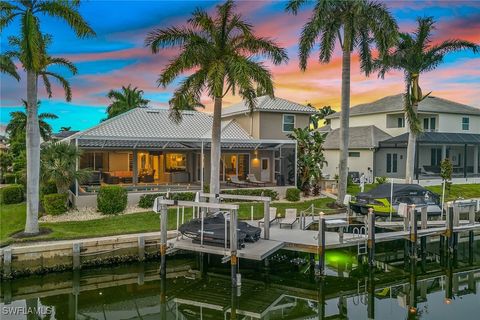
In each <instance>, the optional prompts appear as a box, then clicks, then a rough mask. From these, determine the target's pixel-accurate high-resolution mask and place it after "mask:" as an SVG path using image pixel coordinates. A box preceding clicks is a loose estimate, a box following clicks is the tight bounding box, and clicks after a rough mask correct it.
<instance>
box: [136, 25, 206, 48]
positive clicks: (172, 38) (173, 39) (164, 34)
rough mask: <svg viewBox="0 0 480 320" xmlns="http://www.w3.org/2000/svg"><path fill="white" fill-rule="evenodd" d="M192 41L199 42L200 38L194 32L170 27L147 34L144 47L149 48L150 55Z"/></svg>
mask: <svg viewBox="0 0 480 320" xmlns="http://www.w3.org/2000/svg"><path fill="white" fill-rule="evenodd" d="M194 40H197V41H198V40H201V37H200V36H199V35H197V34H196V33H195V31H194V30H192V29H188V28H176V27H171V28H167V29H156V30H153V31H151V32H149V33H148V35H147V37H146V38H145V46H147V47H150V48H151V50H152V53H157V52H158V50H159V49H165V48H170V47H176V46H183V45H185V44H186V43H187V42H193V41H194Z"/></svg>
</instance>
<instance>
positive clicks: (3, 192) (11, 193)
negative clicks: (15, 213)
mask: <svg viewBox="0 0 480 320" xmlns="http://www.w3.org/2000/svg"><path fill="white" fill-rule="evenodd" d="M24 193H25V188H24V187H23V186H22V185H21V184H12V185H9V186H6V187H4V188H2V189H0V202H1V203H3V204H14V203H20V202H23V199H24Z"/></svg>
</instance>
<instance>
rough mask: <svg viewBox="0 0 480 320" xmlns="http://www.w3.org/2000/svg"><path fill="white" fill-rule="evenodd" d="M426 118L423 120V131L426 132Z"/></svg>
mask: <svg viewBox="0 0 480 320" xmlns="http://www.w3.org/2000/svg"><path fill="white" fill-rule="evenodd" d="M428 127H429V125H428V118H424V119H423V130H428Z"/></svg>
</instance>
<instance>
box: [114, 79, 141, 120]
mask: <svg viewBox="0 0 480 320" xmlns="http://www.w3.org/2000/svg"><path fill="white" fill-rule="evenodd" d="M107 97H108V98H109V99H110V100H111V101H112V103H110V105H109V106H108V107H107V114H108V119H110V118H113V117H115V116H118V115H119V114H122V113H124V112H126V111H128V110H131V109H135V108H141V107H146V106H147V105H148V103H149V102H150V100H147V99H143V90H139V89H138V88H137V87H135V88H132V85H131V84H129V85H128V87H124V86H122V89H121V90H120V91H118V90H110V92H108V95H107Z"/></svg>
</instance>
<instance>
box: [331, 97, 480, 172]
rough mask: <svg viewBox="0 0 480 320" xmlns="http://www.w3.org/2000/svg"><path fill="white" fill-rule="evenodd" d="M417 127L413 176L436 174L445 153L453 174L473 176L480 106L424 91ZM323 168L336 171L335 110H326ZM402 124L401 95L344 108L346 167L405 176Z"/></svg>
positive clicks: (476, 166)
mask: <svg viewBox="0 0 480 320" xmlns="http://www.w3.org/2000/svg"><path fill="white" fill-rule="evenodd" d="M418 114H419V118H420V124H421V127H422V130H423V133H422V134H420V135H419V137H418V138H417V145H416V157H415V179H416V180H421V179H432V178H438V177H439V174H440V162H441V161H442V159H445V158H449V159H450V160H451V161H452V163H453V171H454V176H455V177H459V178H467V177H473V176H479V170H480V168H479V157H480V153H479V145H480V109H479V108H475V107H472V106H467V105H464V104H460V103H457V102H454V101H450V100H446V99H442V98H439V97H434V96H429V97H427V98H426V99H425V100H423V101H422V102H420V104H419V106H418ZM327 119H330V120H331V124H330V126H331V128H330V130H328V131H327V132H328V133H327V136H326V142H325V149H326V151H325V153H326V160H327V161H328V166H327V167H326V168H325V170H324V174H326V175H330V176H331V177H333V176H334V175H335V174H337V173H338V159H339V147H338V146H339V127H340V113H334V114H332V115H329V116H328V117H327ZM407 141H408V128H407V123H406V121H405V116H404V112H403V95H402V94H397V95H393V96H387V97H384V98H382V99H379V100H377V101H374V102H371V103H366V104H360V105H357V106H354V107H352V108H351V109H350V146H349V159H348V161H349V162H348V163H349V171H356V172H359V173H360V174H361V173H365V174H366V175H368V172H369V170H368V168H371V170H372V175H373V176H377V177H378V176H386V177H391V178H405V167H406V153H407Z"/></svg>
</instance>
